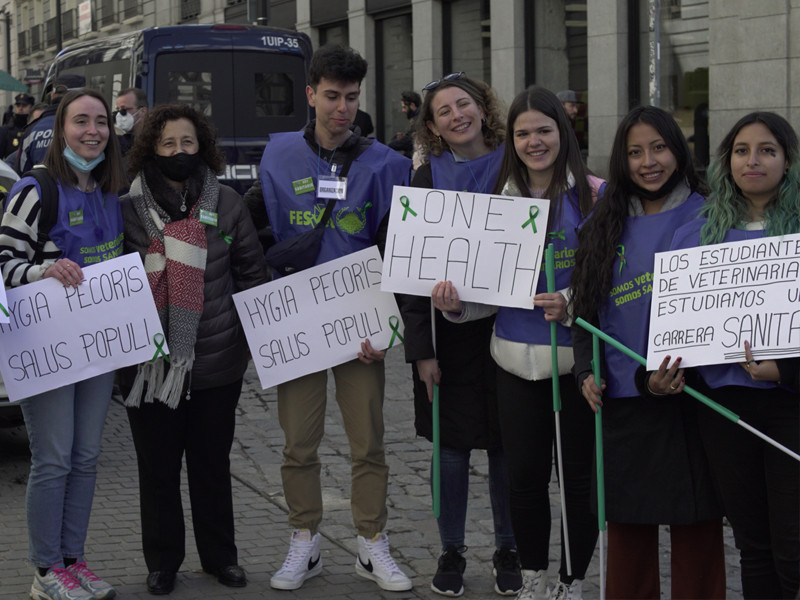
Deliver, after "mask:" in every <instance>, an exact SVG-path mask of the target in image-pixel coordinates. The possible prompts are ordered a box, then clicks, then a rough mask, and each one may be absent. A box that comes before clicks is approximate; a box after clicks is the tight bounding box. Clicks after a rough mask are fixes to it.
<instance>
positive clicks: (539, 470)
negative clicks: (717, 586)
mask: <svg viewBox="0 0 800 600" xmlns="http://www.w3.org/2000/svg"><path fill="white" fill-rule="evenodd" d="M507 130H508V137H507V138H506V143H505V153H504V156H503V162H502V166H501V168H500V174H499V177H498V180H497V184H496V185H495V187H494V193H496V194H504V195H510V196H522V197H533V198H547V199H549V200H550V212H549V216H548V221H549V222H548V224H547V229H548V232H549V233H548V235H547V239H548V242H552V243H553V245H554V248H555V253H556V256H559V257H563V258H560V259H559V260H557V261H556V263H555V281H556V287H557V288H558V291H556V292H554V293H549V292H547V274H546V272H545V271H544V269H543V270H542V271H541V272H540V275H539V281H538V284H537V290H536V295H534V296H533V298H532V302H531V306H532V309H533V310H531V309H520V308H508V307H499V308H497V307H493V306H485V305H481V304H476V303H472V302H460V301H459V300H458V293H457V290H455V289H454V288H453V286H452V284H449V283H445V284H438V285H437V287H436V288H434V301H435V303H436V305H437V307H441V308H444V309H445V310H446V311H448V312H446V313H445V314H446V317H447V318H448V319H451V320H454V321H458V322H461V321H465V320H469V319H472V318H477V317H479V316H481V315H483V314H487V313H488V312H495V311H496V312H497V318H496V321H495V324H494V333H493V335H492V339H491V349H492V356H493V357H494V360H495V361H496V362H497V365H498V369H497V402H498V408H499V415H500V432H501V434H502V439H503V449H504V451H505V457H506V461H507V463H508V472H509V479H510V482H511V492H510V505H511V521H512V524H513V526H514V536H515V538H516V540H517V548H518V550H519V558H520V563H521V566H522V589H521V590H520V591H519V595H518V596H517V598H518V599H519V600H547V599H548V598H552V599H554V600H579V599H580V598H582V594H583V579H584V578H585V576H586V569H587V568H588V566H589V562H590V561H591V559H592V554H593V552H594V547H595V544H596V541H597V532H598V528H597V519H596V518H595V517H594V516H593V515H592V510H591V505H590V495H591V480H592V457H593V452H594V418H593V416H592V411H591V410H589V409H588V408H587V407H586V404H585V402H584V401H583V399H582V398H581V395H580V391H579V390H578V387H577V386H576V385H575V381H574V379H573V378H572V377H571V375H570V374H569V373H570V368H571V366H572V362H573V360H572V349H571V346H572V338H571V335H570V330H569V325H570V323H571V318H570V316H569V313H568V312H567V298H568V297H569V290H568V288H569V278H570V274H571V272H572V265H573V262H572V261H571V260H570V259H569V258H568V257H570V256H572V255H573V254H574V252H575V249H576V247H577V243H578V239H577V230H578V226H579V225H580V224H581V222H582V221H583V220H584V218H585V217H586V216H587V215H588V214H589V213H590V211H591V210H592V206H593V204H594V202H595V200H596V199H597V196H598V194H600V193H601V190H602V188H603V185H604V182H603V181H602V180H601V179H598V178H597V177H594V176H592V175H591V174H590V173H589V171H588V170H587V169H586V167H585V166H584V164H583V160H582V159H581V154H580V149H579V148H578V140H577V139H576V138H575V134H574V133H573V131H572V127H571V126H570V122H569V118H568V117H567V114H566V112H564V110H563V108H562V107H561V105H560V103H559V101H558V99H557V98H556V96H555V95H554V94H553V93H552V92H551V91H549V90H547V89H545V88H542V87H538V86H532V87H530V88H528V89H527V90H525V91H523V92H521V93H520V94H518V95H517V97H516V98H515V99H514V101H513V102H512V103H511V108H510V109H509V111H508V124H507ZM451 294H452V297H453V300H452V301H451V300H450V296H451ZM551 322H555V323H557V327H556V329H557V343H558V356H559V360H558V373H557V374H555V373H553V365H552V358H551V356H552V355H551V347H550V323H551ZM553 376H556V377H559V380H560V391H561V396H560V399H561V419H560V421H561V429H562V435H561V444H562V448H561V450H562V456H563V466H564V494H565V498H564V499H563V501H564V502H565V503H566V510H567V524H568V529H569V541H570V555H571V566H572V571H571V572H569V571H570V570H569V569H568V567H567V556H566V540H565V537H564V533H563V530H562V533H561V568H560V572H559V581H558V583H557V584H556V586H555V587H554V588H553V589H552V592H551V590H550V587H549V585H548V580H547V568H548V562H549V554H550V522H551V521H550V496H549V486H550V478H551V474H552V465H553V447H554V443H555V437H556V436H555V433H556V432H555V417H554V412H553V394H552V391H553V385H552V384H553V381H552V377H553Z"/></svg>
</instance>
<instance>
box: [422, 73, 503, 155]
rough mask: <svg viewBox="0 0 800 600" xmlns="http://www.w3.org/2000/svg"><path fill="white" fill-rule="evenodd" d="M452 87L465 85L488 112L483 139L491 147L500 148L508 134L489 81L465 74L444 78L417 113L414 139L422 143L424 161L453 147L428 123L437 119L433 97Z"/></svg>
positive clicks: (472, 96)
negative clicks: (429, 127)
mask: <svg viewBox="0 0 800 600" xmlns="http://www.w3.org/2000/svg"><path fill="white" fill-rule="evenodd" d="M449 87H457V88H461V89H462V90H464V91H465V92H467V93H468V94H469V95H470V97H471V98H472V99H473V100H474V101H475V103H476V104H477V105H478V107H479V108H480V109H481V110H482V111H483V114H484V115H486V119H485V121H484V123H483V126H482V127H481V132H482V133H483V141H484V142H485V143H486V145H487V146H488V147H489V148H490V149H492V150H496V149H497V147H498V146H499V145H500V144H502V143H503V140H504V139H505V137H506V125H505V122H504V120H503V110H502V105H501V103H500V100H499V99H498V97H497V94H495V92H494V90H493V89H492V88H491V86H489V84H487V83H484V82H483V81H479V80H477V79H470V78H469V77H466V76H465V75H462V76H461V77H458V78H456V79H448V80H442V81H441V82H440V83H439V85H438V86H436V87H435V88H433V89H432V90H428V91H427V92H425V98H424V99H423V100H422V106H421V107H420V109H419V113H418V114H417V121H416V128H417V131H416V135H415V137H414V141H415V142H416V143H417V144H418V145H419V148H420V153H421V155H422V159H423V162H428V156H429V155H430V154H433V155H434V156H439V155H440V154H441V153H442V152H444V151H445V150H450V146H449V145H448V144H447V142H446V141H444V139H442V138H441V137H439V136H437V135H435V134H434V133H433V132H432V131H431V130H430V129H428V122H431V123H433V122H434V115H433V107H432V106H431V105H432V104H433V99H434V98H435V97H436V94H438V93H439V92H441V91H442V90H446V89H447V88H449Z"/></svg>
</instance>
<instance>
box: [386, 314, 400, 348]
mask: <svg viewBox="0 0 800 600" xmlns="http://www.w3.org/2000/svg"><path fill="white" fill-rule="evenodd" d="M389 327H390V328H391V330H392V337H391V339H390V340H389V348H391V347H392V346H394V341H395V339H397V338H400V343H401V344H402V343H403V341H404V340H403V336H402V335H400V319H398V318H397V315H392V316H391V317H389Z"/></svg>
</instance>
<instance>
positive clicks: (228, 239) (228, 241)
mask: <svg viewBox="0 0 800 600" xmlns="http://www.w3.org/2000/svg"><path fill="white" fill-rule="evenodd" d="M219 237H221V238H222V239H223V240H225V243H226V244H232V243H233V237H232V236H230V235H225V232H224V231H222V229H220V230H219Z"/></svg>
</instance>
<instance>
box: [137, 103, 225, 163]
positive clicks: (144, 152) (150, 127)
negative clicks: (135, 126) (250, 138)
mask: <svg viewBox="0 0 800 600" xmlns="http://www.w3.org/2000/svg"><path fill="white" fill-rule="evenodd" d="M178 119H188V120H189V121H190V122H191V123H192V125H194V129H195V132H196V134H197V142H198V144H199V146H200V149H199V150H198V151H197V153H198V154H199V155H200V157H201V158H202V159H203V162H204V163H205V164H206V165H208V168H209V169H211V170H212V171H214V172H215V173H216V174H218V175H219V174H220V173H222V172H223V171H224V170H225V155H224V154H223V153H222V151H221V150H220V149H219V147H218V146H217V132H216V130H215V129H214V127H213V126H212V125H211V123H210V122H209V120H208V119H207V118H206V117H205V115H204V114H203V113H201V112H200V111H198V110H196V109H194V108H192V107H191V106H189V105H188V104H162V105H161V106H157V107H156V108H154V109H153V110H152V111H149V112H148V113H147V116H146V117H145V120H144V124H143V125H142V132H141V133H140V134H139V135H137V136H136V137H135V138H134V140H133V147H132V148H131V149H130V151H129V152H128V155H127V159H128V171H129V172H130V173H131V174H132V175H135V174H136V173H139V172H140V171H141V170H142V169H143V168H144V166H145V165H146V164H147V163H149V162H150V161H153V160H155V159H154V156H155V151H156V145H157V144H158V140H159V139H160V138H161V133H162V132H163V131H164V125H166V124H167V121H177V120H178Z"/></svg>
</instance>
